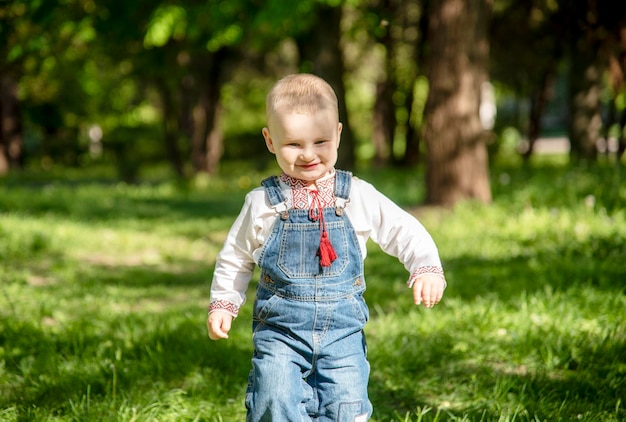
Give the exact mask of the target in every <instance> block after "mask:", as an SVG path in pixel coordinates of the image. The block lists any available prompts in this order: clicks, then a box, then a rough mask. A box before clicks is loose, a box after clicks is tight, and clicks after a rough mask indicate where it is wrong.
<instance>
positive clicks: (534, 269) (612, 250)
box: [365, 236, 626, 312]
mask: <svg viewBox="0 0 626 422" xmlns="http://www.w3.org/2000/svg"><path fill="white" fill-rule="evenodd" d="M526 249H527V252H524V254H523V255H518V256H509V257H505V258H481V257H479V256H477V255H469V256H461V257H457V258H454V259H448V260H446V261H445V262H444V267H445V272H446V278H447V280H448V289H447V291H446V296H448V297H460V298H462V299H463V300H468V301H469V300H472V299H475V298H477V297H485V296H489V297H494V298H497V299H499V300H501V301H502V302H504V303H507V302H510V301H512V300H517V299H518V298H519V296H520V294H522V293H532V292H535V291H543V290H544V289H545V287H546V286H551V287H552V288H553V290H555V291H567V290H568V289H571V288H579V287H581V286H589V287H592V288H594V289H597V290H600V291H612V292H616V291H617V292H620V291H621V292H622V293H623V294H626V284H625V283H624V280H626V242H624V240H623V239H620V238H618V237H616V236H607V237H595V238H593V239H591V240H590V241H589V242H585V243H574V242H570V243H567V244H561V245H556V246H545V245H542V244H538V245H533V246H532V247H529V248H526ZM365 275H366V278H367V282H368V286H367V292H366V295H367V298H368V301H370V304H371V305H373V306H374V307H380V308H382V309H384V310H385V311H389V312H392V311H394V310H396V309H397V307H398V306H401V305H399V303H401V302H407V300H406V299H405V298H404V296H409V295H410V293H409V292H407V289H406V287H405V285H404V282H405V281H406V279H407V278H408V273H407V272H406V271H405V270H404V268H403V267H402V265H401V264H399V263H398V261H397V260H396V259H395V258H394V257H390V256H388V255H386V254H384V253H383V252H381V251H378V250H374V251H372V252H370V253H369V255H368V260H367V262H366V272H365ZM391 281H393V282H391Z"/></svg>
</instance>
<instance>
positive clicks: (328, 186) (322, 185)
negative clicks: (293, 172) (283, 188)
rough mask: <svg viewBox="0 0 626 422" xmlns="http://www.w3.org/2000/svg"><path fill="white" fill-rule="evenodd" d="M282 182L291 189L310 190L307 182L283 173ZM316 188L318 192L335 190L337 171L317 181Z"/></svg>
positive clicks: (333, 170)
mask: <svg viewBox="0 0 626 422" xmlns="http://www.w3.org/2000/svg"><path fill="white" fill-rule="evenodd" d="M280 180H281V181H282V182H283V183H285V184H286V185H287V186H289V187H290V188H291V189H308V187H307V182H306V181H304V180H302V179H296V178H295V177H291V176H288V175H287V174H285V173H281V175H280ZM315 186H316V187H317V190H318V191H331V192H334V190H335V169H332V170H331V171H330V172H329V173H328V174H327V175H326V176H324V177H322V178H321V179H318V180H316V181H315Z"/></svg>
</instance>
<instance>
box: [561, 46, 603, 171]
mask: <svg viewBox="0 0 626 422" xmlns="http://www.w3.org/2000/svg"><path fill="white" fill-rule="evenodd" d="M570 57H571V68H570V98H569V104H570V119H569V128H568V131H569V139H570V145H571V150H570V153H571V156H572V158H573V159H575V160H579V159H584V160H589V161H595V160H596V158H597V155H598V150H597V144H598V140H599V138H600V130H601V128H602V118H601V117H600V103H601V95H602V75H603V70H604V69H603V66H602V65H601V59H600V57H598V49H597V46H596V47H594V46H592V45H591V43H590V42H589V41H588V40H579V41H578V43H577V48H576V49H575V50H574V51H573V52H572V54H571V56H570Z"/></svg>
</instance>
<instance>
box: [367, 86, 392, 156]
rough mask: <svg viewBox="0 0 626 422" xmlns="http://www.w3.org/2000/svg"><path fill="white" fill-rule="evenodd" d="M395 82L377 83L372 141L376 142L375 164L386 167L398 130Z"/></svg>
mask: <svg viewBox="0 0 626 422" xmlns="http://www.w3.org/2000/svg"><path fill="white" fill-rule="evenodd" d="M393 91H394V88H393V84H392V82H391V81H390V80H389V76H388V77H387V79H386V80H384V81H381V82H378V83H377V84H376V100H375V102H374V116H373V117H374V119H373V120H374V122H373V133H372V141H373V142H374V166H375V167H378V168H380V167H384V166H385V164H387V160H388V159H389V157H390V155H391V154H392V150H391V149H392V148H393V137H394V134H395V132H396V110H395V107H394V104H393Z"/></svg>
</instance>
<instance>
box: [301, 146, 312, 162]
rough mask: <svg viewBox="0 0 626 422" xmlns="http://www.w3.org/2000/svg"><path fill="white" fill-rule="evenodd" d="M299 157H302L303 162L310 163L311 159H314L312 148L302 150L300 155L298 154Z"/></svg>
mask: <svg viewBox="0 0 626 422" xmlns="http://www.w3.org/2000/svg"><path fill="white" fill-rule="evenodd" d="M300 156H301V157H302V159H303V160H305V161H310V160H312V159H313V158H315V151H313V148H310V147H309V148H303V149H302V153H301V154H300Z"/></svg>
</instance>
